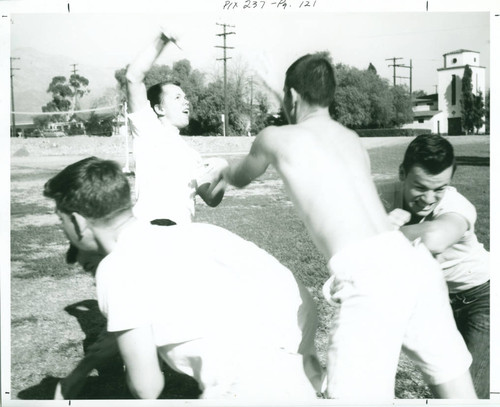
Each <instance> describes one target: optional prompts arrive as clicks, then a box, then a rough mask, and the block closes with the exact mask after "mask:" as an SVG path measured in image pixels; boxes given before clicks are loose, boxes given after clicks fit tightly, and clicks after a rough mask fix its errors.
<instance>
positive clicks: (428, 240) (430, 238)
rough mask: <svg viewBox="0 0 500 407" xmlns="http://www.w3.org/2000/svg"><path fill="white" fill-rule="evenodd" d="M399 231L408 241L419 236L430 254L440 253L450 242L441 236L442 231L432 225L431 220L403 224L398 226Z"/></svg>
mask: <svg viewBox="0 0 500 407" xmlns="http://www.w3.org/2000/svg"><path fill="white" fill-rule="evenodd" d="M400 231H401V232H402V233H403V234H404V235H405V236H406V238H407V239H408V240H410V241H413V240H415V239H418V238H420V239H421V240H422V243H423V244H424V245H425V246H426V247H427V248H428V249H429V251H430V252H431V253H432V254H439V253H442V252H443V251H444V250H445V249H446V248H448V247H449V246H450V243H449V242H448V241H447V240H446V238H445V237H444V236H443V233H442V231H441V230H439V228H438V227H436V226H435V225H433V224H432V222H423V223H419V224H415V225H405V226H402V227H401V228H400Z"/></svg>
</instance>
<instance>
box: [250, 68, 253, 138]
mask: <svg viewBox="0 0 500 407" xmlns="http://www.w3.org/2000/svg"><path fill="white" fill-rule="evenodd" d="M252 126H253V76H251V77H250V129H249V131H250V132H252Z"/></svg>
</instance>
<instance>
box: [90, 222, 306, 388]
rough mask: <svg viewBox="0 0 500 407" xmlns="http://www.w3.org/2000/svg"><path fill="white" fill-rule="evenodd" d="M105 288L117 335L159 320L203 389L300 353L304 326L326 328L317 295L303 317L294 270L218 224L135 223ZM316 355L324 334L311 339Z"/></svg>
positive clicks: (171, 354) (160, 343)
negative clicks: (267, 359) (318, 317)
mask: <svg viewBox="0 0 500 407" xmlns="http://www.w3.org/2000/svg"><path fill="white" fill-rule="evenodd" d="M96 286H97V297H98V301H99V307H100V309H101V311H102V312H103V314H104V315H105V316H106V317H107V319H108V326H107V328H108V331H111V332H113V331H121V330H127V329H132V328H136V327H140V326H144V325H150V326H152V329H153V333H154V340H155V343H156V345H157V347H158V350H159V353H160V355H161V356H162V357H163V358H164V359H165V360H166V361H167V362H168V363H169V365H170V366H171V367H172V368H174V369H176V370H178V371H181V372H183V373H185V374H188V375H191V376H193V377H195V378H196V379H197V380H198V381H199V382H200V383H201V385H202V388H203V387H204V383H205V384H206V383H208V382H211V381H213V380H215V379H214V378H216V377H217V376H219V375H221V376H225V377H233V376H234V375H235V374H236V370H237V369H238V368H237V366H238V363H239V362H241V363H243V362H242V361H246V362H245V363H247V364H248V363H251V364H252V365H253V364H255V363H256V360H258V361H260V360H261V358H262V354H263V353H266V352H268V351H271V352H274V351H279V352H287V353H293V354H297V351H298V348H299V344H300V342H301V341H302V337H303V334H302V329H304V332H305V331H310V328H311V327H310V326H308V325H307V324H313V325H315V324H316V321H315V306H314V303H313V302H312V301H311V302H309V303H307V305H302V308H301V310H300V317H299V308H300V307H301V304H302V303H303V300H302V299H301V294H300V292H299V287H298V283H297V281H296V280H295V278H294V276H293V274H292V273H291V272H290V270H288V269H287V268H286V267H284V266H283V265H281V264H280V263H279V262H278V261H277V260H276V259H275V258H274V257H272V256H271V255H269V254H268V253H267V252H265V251H264V250H262V249H260V248H258V247H257V246H256V245H254V244H253V243H251V242H248V241H246V240H244V239H242V238H240V237H238V236H237V235H235V234H233V233H231V232H229V231H227V230H225V229H222V228H219V227H217V226H213V225H207V224H200V223H191V224H186V225H177V226H168V227H165V226H153V225H149V224H146V223H141V222H136V223H135V224H133V225H130V226H129V227H128V228H127V229H126V230H125V231H124V232H123V233H122V234H121V235H120V237H119V240H118V242H117V245H116V248H115V249H114V250H113V252H112V253H110V254H109V255H108V256H106V257H105V258H104V259H103V260H102V261H101V263H100V264H99V268H98V270H97V274H96ZM302 295H304V294H303V293H302ZM304 307H310V309H308V310H304ZM301 325H302V328H301V327H300V326H301ZM314 330H315V326H314V328H313V333H314ZM308 349H310V350H308ZM310 352H314V335H312V336H311V338H309V343H307V344H304V343H303V344H302V345H301V353H310ZM200 360H201V363H200ZM262 369H265V367H262Z"/></svg>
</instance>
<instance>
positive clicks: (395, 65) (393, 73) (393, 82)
mask: <svg viewBox="0 0 500 407" xmlns="http://www.w3.org/2000/svg"><path fill="white" fill-rule="evenodd" d="M398 59H403V58H399V57H392V58H387V59H386V61H392V65H387V66H389V67H391V66H392V67H393V69H392V84H393V86H396V67H397V66H403V65H400V64H396V61H397V60H398Z"/></svg>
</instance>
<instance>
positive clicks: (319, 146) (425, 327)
mask: <svg viewBox="0 0 500 407" xmlns="http://www.w3.org/2000/svg"><path fill="white" fill-rule="evenodd" d="M334 90H335V77H334V72H333V67H332V66H331V64H330V62H329V61H328V60H327V59H326V58H325V57H324V56H323V55H322V54H315V55H305V56H303V57H301V58H299V59H298V60H297V61H295V62H294V63H293V64H292V65H291V66H290V67H289V68H288V70H287V72H286V79H285V84H284V100H283V106H284V111H285V113H286V114H287V116H288V117H289V118H290V120H291V123H293V124H291V125H287V126H281V127H267V128H265V129H264V130H262V132H260V133H259V134H258V135H257V137H256V139H255V141H254V143H253V145H252V147H251V149H250V152H249V154H248V155H247V156H246V157H245V158H244V159H243V160H241V161H240V162H237V163H235V164H233V165H231V166H230V167H228V168H227V169H225V170H224V172H223V176H224V178H225V179H226V181H227V182H228V183H230V184H232V185H235V186H237V187H243V186H245V185H247V184H249V183H250V182H251V181H252V180H254V179H255V178H257V177H259V176H260V175H261V174H263V173H264V172H265V171H266V169H267V167H268V166H269V165H273V166H274V167H275V168H276V170H277V171H278V173H279V174H280V176H281V178H282V180H283V182H284V184H285V188H286V190H287V191H288V193H289V195H290V197H291V199H292V201H293V202H294V204H295V207H296V208H297V210H298V212H299V215H300V216H301V217H302V220H303V221H304V223H305V225H306V227H307V229H308V230H309V232H310V234H311V237H312V239H313V241H314V243H315V244H316V246H317V247H318V249H319V250H320V251H321V253H323V255H324V256H325V257H326V258H327V259H328V260H329V262H328V268H329V271H330V273H331V278H330V279H329V280H328V281H327V282H326V283H325V285H324V293H325V295H326V297H327V299H328V300H329V301H332V302H334V303H336V304H337V305H338V311H337V312H336V314H335V315H334V318H333V321H332V327H331V331H330V337H329V347H328V358H327V372H328V377H327V382H326V395H327V397H330V398H335V399H344V400H365V401H367V400H369V401H373V400H389V399H392V398H393V397H394V382H395V375H396V370H397V365H398V360H399V354H400V351H401V347H402V346H403V348H404V349H405V350H406V351H407V353H408V354H409V356H410V357H411V359H412V360H413V361H414V362H415V363H416V364H417V365H418V366H419V367H420V369H421V371H422V373H423V375H424V378H425V380H426V382H427V383H428V384H429V386H430V387H431V389H432V391H433V392H434V394H435V395H436V396H437V397H444V398H475V397H476V395H475V393H474V387H473V385H472V381H471V378H470V374H469V371H468V368H469V366H470V363H471V356H470V354H469V352H468V351H467V347H466V346H465V343H464V341H463V338H462V337H461V335H460V333H459V332H458V330H457V328H456V326H455V321H454V320H453V315H452V312H451V308H450V304H449V302H448V295H447V290H446V285H445V282H444V279H443V276H442V273H441V270H440V267H439V265H438V263H437V262H436V261H435V260H434V259H433V258H432V256H431V254H430V253H429V251H428V250H427V249H426V248H425V246H424V245H418V246H417V247H412V245H411V244H410V242H409V241H408V240H407V239H406V238H405V236H404V235H403V234H402V233H401V232H399V231H393V227H392V225H391V223H390V222H389V218H388V216H387V214H386V212H385V210H384V207H383V205H382V203H381V202H380V199H379V197H378V195H377V190H376V188H375V185H374V183H373V181H372V177H371V174H370V162H369V157H368V154H367V153H366V151H365V150H364V149H363V147H362V145H361V143H360V142H359V138H358V136H357V134H356V133H355V132H353V131H351V130H348V129H346V128H345V127H343V126H342V125H340V124H339V123H337V122H335V121H334V120H332V118H331V117H330V115H329V112H328V107H329V105H330V104H331V103H332V101H333V94H334ZM274 92H275V94H277V91H276V90H275V91H274Z"/></svg>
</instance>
